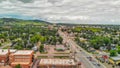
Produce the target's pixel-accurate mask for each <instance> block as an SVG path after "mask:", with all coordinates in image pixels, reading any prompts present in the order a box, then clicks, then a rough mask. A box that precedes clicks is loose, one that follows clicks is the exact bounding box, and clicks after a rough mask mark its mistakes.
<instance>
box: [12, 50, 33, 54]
mask: <svg viewBox="0 0 120 68" xmlns="http://www.w3.org/2000/svg"><path fill="white" fill-rule="evenodd" d="M31 53H33V50H18V51H17V52H15V53H14V55H30V54H31Z"/></svg>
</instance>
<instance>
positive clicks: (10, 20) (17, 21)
mask: <svg viewBox="0 0 120 68" xmlns="http://www.w3.org/2000/svg"><path fill="white" fill-rule="evenodd" d="M0 24H22V25H23V24H51V23H49V22H46V21H43V20H23V19H16V18H0Z"/></svg>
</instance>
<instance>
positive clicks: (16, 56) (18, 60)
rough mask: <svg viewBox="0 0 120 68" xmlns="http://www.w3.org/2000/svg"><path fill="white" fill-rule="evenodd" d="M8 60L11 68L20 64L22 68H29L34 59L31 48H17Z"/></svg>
mask: <svg viewBox="0 0 120 68" xmlns="http://www.w3.org/2000/svg"><path fill="white" fill-rule="evenodd" d="M9 58H10V62H11V66H12V68H15V66H16V65H18V64H20V66H21V67H22V68H30V67H31V66H32V62H33V59H34V52H33V51H32V50H18V51H17V52H15V53H13V54H11V55H10V57H9Z"/></svg>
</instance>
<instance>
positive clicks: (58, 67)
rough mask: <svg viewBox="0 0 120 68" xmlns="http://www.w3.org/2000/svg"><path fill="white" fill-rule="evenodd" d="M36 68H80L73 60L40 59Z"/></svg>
mask: <svg viewBox="0 0 120 68" xmlns="http://www.w3.org/2000/svg"><path fill="white" fill-rule="evenodd" d="M38 68H80V67H79V66H78V64H76V63H75V62H74V60H73V59H41V60H40V63H39V66H38Z"/></svg>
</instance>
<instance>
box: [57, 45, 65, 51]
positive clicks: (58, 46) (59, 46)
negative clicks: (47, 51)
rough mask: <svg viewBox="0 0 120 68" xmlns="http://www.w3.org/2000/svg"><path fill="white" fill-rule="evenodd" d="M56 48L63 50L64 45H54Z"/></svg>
mask: <svg viewBox="0 0 120 68" xmlns="http://www.w3.org/2000/svg"><path fill="white" fill-rule="evenodd" d="M56 49H63V50H65V47H64V45H56Z"/></svg>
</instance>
